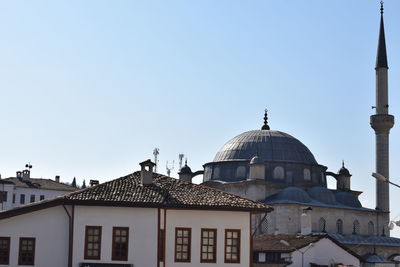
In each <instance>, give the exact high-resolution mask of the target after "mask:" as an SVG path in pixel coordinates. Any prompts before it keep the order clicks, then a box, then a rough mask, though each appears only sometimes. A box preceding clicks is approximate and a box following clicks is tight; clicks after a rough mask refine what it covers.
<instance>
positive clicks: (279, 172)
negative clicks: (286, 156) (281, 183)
mask: <svg viewBox="0 0 400 267" xmlns="http://www.w3.org/2000/svg"><path fill="white" fill-rule="evenodd" d="M283 178H285V170H284V169H283V167H281V166H278V167H275V169H274V179H279V180H282V179H283Z"/></svg>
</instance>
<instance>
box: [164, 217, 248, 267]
mask: <svg viewBox="0 0 400 267" xmlns="http://www.w3.org/2000/svg"><path fill="white" fill-rule="evenodd" d="M249 217H250V213H249V212H232V211H203V210H167V215H166V259H165V267H175V266H177V267H178V266H185V267H198V266H201V265H204V266H206V265H207V266H218V267H227V266H230V267H232V266H235V267H244V266H246V267H248V266H249V265H250V254H249V252H250V232H249V231H250V218H249ZM176 227H190V228H192V242H191V262H190V263H177V262H174V249H175V228H176ZM201 228H216V229H217V262H216V263H200V236H201ZM225 229H240V230H241V240H240V244H241V246H240V252H241V255H240V259H241V260H240V264H232V263H224V249H225V247H224V245H225V240H224V238H225Z"/></svg>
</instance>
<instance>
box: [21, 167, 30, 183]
mask: <svg viewBox="0 0 400 267" xmlns="http://www.w3.org/2000/svg"><path fill="white" fill-rule="evenodd" d="M21 178H22V180H24V181H26V180H29V178H31V171H30V170H23V171H22V177H21Z"/></svg>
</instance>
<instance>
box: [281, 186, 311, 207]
mask: <svg viewBox="0 0 400 267" xmlns="http://www.w3.org/2000/svg"><path fill="white" fill-rule="evenodd" d="M275 199H276V200H289V201H295V202H300V203H309V202H311V198H310V196H309V195H308V194H307V193H306V191H304V190H303V189H301V188H298V187H293V186H291V187H287V188H285V189H283V190H282V191H280V192H279V193H278V194H277V195H276V198H275Z"/></svg>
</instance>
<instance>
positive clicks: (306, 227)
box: [300, 207, 312, 235]
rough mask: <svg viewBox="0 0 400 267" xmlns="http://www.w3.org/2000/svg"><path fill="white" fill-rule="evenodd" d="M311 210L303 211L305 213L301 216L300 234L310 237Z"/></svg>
mask: <svg viewBox="0 0 400 267" xmlns="http://www.w3.org/2000/svg"><path fill="white" fill-rule="evenodd" d="M310 210H311V208H310V207H308V208H306V209H303V213H302V214H301V215H300V228H301V230H300V232H301V235H310V234H311V232H312V229H311V214H310V213H309V211H310Z"/></svg>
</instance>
